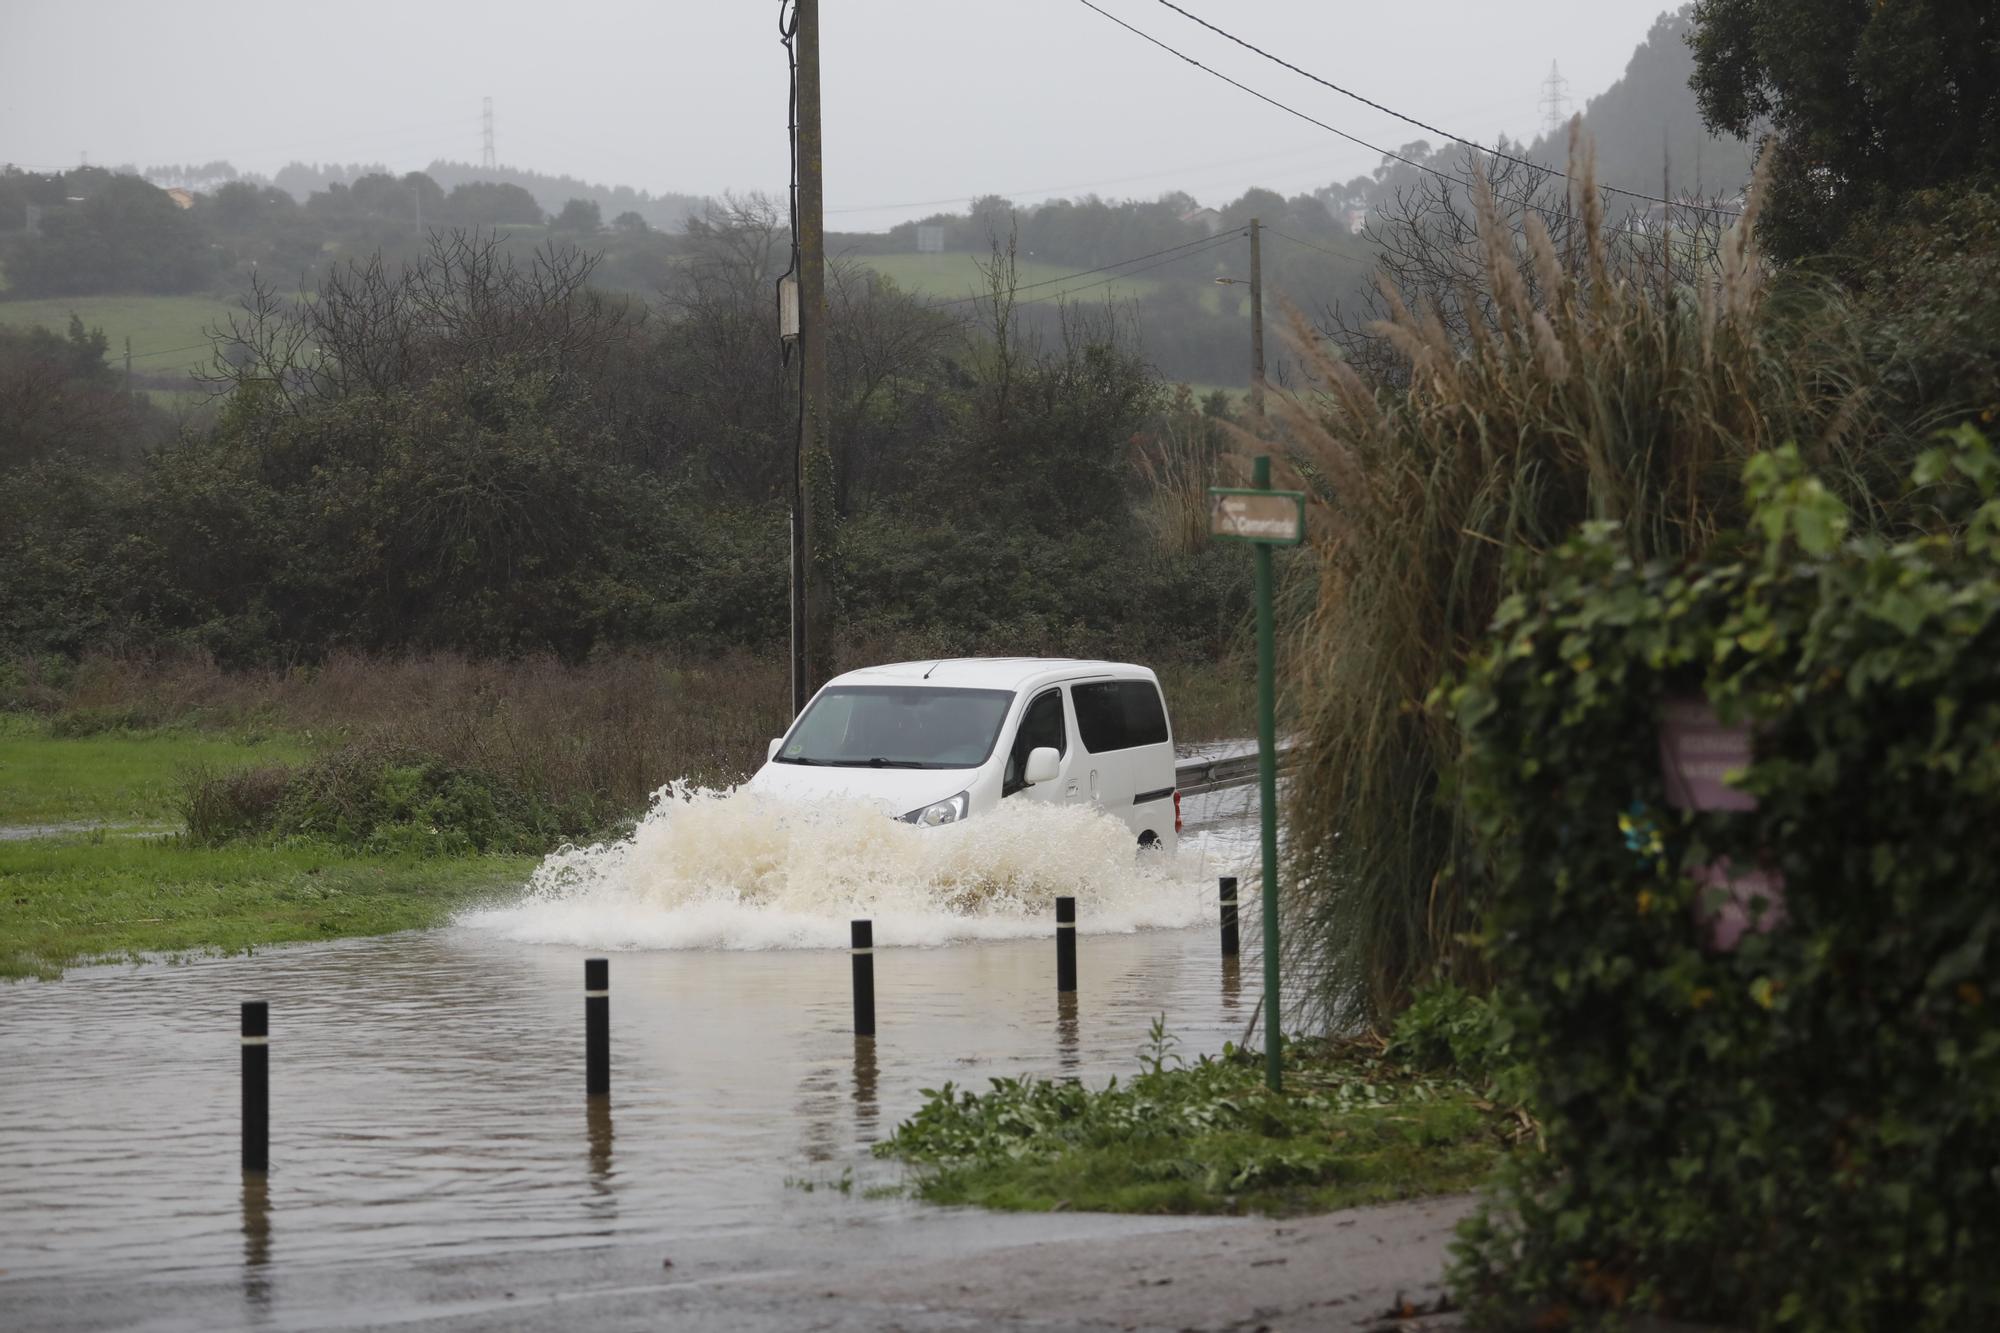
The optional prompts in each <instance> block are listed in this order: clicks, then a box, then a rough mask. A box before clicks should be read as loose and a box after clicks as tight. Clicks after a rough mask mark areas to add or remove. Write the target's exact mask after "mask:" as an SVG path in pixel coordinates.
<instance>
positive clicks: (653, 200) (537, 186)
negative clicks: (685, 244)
mask: <svg viewBox="0 0 2000 1333" xmlns="http://www.w3.org/2000/svg"><path fill="white" fill-rule="evenodd" d="M371 174H383V175H392V176H394V175H401V174H402V173H400V172H392V171H390V170H389V168H388V167H386V166H383V165H382V164H381V163H379V162H347V163H341V162H328V163H324V164H321V163H311V164H308V163H304V162H293V163H290V164H288V165H287V166H286V167H285V168H284V169H283V170H282V171H280V172H279V173H278V174H277V176H276V177H275V179H274V183H275V184H276V185H277V187H278V188H279V189H281V190H284V191H286V192H287V193H289V194H290V195H291V196H292V197H293V198H294V199H297V200H298V201H299V202H300V203H304V202H305V200H306V198H307V196H309V195H311V194H314V193H315V192H317V191H321V190H324V189H326V187H327V186H329V185H335V184H339V185H351V184H353V183H354V182H355V181H357V180H359V179H361V177H363V176H367V175H371ZM424 174H425V175H427V176H429V177H430V178H431V179H432V180H434V181H436V182H437V183H438V185H439V186H440V187H442V188H443V190H444V191H445V192H446V193H447V194H449V193H450V192H451V190H452V188H453V187H454V186H458V185H467V184H471V183H473V182H476V181H490V182H494V183H497V184H505V185H518V186H520V187H521V188H522V189H524V190H526V191H527V192H528V193H529V194H531V195H533V196H535V202H536V204H538V205H540V207H541V210H542V211H543V212H544V213H548V214H551V215H553V214H556V213H560V212H562V207H563V205H564V204H566V203H568V202H569V201H570V200H572V199H588V200H591V201H592V202H594V203H595V204H596V205H597V207H598V209H599V210H600V211H601V212H602V213H603V215H604V220H605V221H606V222H610V221H611V220H612V219H613V218H616V217H618V216H619V215H620V214H622V213H637V214H638V215H639V216H640V217H642V218H644V219H646V222H647V223H648V225H650V226H653V227H656V228H658V229H660V230H661V231H681V230H683V229H684V228H685V227H686V226H687V219H688V215H689V214H690V213H699V212H701V211H702V209H703V208H705V207H706V206H707V205H708V202H709V201H708V199H707V198H706V197H705V196H703V195H697V194H678V193H675V192H673V191H667V192H666V193H663V194H652V193H650V192H648V191H646V190H635V189H633V188H632V187H631V186H629V185H600V184H597V183H596V182H593V181H586V180H580V179H578V178H577V177H575V176H551V175H549V174H547V173H546V172H540V171H524V170H522V169H520V168H518V167H495V168H492V169H491V170H489V169H487V168H485V167H480V166H475V165H473V164H472V163H470V162H447V161H444V160H443V159H439V160H437V161H434V162H432V163H431V164H430V165H429V166H427V167H425V168H424Z"/></svg>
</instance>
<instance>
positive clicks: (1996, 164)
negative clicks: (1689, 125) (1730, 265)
mask: <svg viewBox="0 0 2000 1333" xmlns="http://www.w3.org/2000/svg"><path fill="white" fill-rule="evenodd" d="M1694 19H1695V27H1694V31H1693V33H1692V35H1691V36H1690V38H1689V41H1690V44H1691V45H1692V46H1693V47H1694V55H1695V73H1694V79H1693V85H1694V90H1695V95H1696V97H1697V98H1699V99H1700V103H1701V110H1702V115H1703V116H1704V117H1705V118H1706V119H1707V121H1708V123H1709V125H1711V126H1712V127H1715V128H1717V129H1722V130H1726V131H1728V132H1729V133H1731V134H1736V135H1739V136H1747V135H1749V134H1751V133H1752V132H1753V131H1755V130H1756V129H1758V128H1759V126H1760V125H1761V124H1763V123H1765V122H1768V124H1769V126H1770V131H1771V135H1772V137H1773V139H1774V140H1775V145H1774V146H1775V148H1776V152H1777V159H1776V162H1775V169H1774V176H1773V180H1772V194H1771V199H1770V207H1769V210H1768V211H1767V212H1766V214H1765V217H1764V222H1763V229H1764V231H1765V233H1766V236H1767V241H1766V243H1767V245H1768V246H1769V248H1770V250H1771V253H1772V254H1773V255H1775V256H1777V257H1779V258H1782V259H1796V258H1799V257H1801V256H1805V255H1811V254H1822V253H1826V252H1827V251H1830V250H1832V249H1833V248H1834V247H1835V245H1836V244H1837V242H1838V241H1839V240H1840V238H1841V236H1842V235H1843V234H1844V233H1845V232H1846V231H1847V229H1848V227H1849V226H1850V225H1851V224H1852V223H1853V222H1854V221H1855V220H1856V219H1857V218H1859V217H1860V216H1862V215H1864V214H1869V213H1877V214H1886V213H1890V212H1892V211H1893V210H1894V209H1895V207H1896V205H1897V204H1898V202H1899V201H1900V200H1902V199H1903V198H1904V197H1906V196H1907V195H1909V194H1910V193H1911V192H1913V191H1917V190H1922V189H1927V188H1935V187H1939V186H1944V185H1947V184H1951V183H1954V182H1959V183H1964V184H1967V185H1977V186H1980V187H1982V188H1988V189H1990V188H1992V187H1993V186H1994V185H1995V184H1996V182H2000V13H1996V11H1995V9H1994V6H1993V3H1992V0H1903V2H1902V3H1897V4H1882V3H1873V4H1871V3H1867V2H1866V0H1699V3H1697V4H1696V6H1695V11H1694Z"/></svg>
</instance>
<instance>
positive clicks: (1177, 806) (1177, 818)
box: [1174, 788, 1181, 833]
mask: <svg viewBox="0 0 2000 1333" xmlns="http://www.w3.org/2000/svg"><path fill="white" fill-rule="evenodd" d="M1180 831H1181V793H1180V789H1179V788H1175V789H1174V832H1176V833H1179V832H1180Z"/></svg>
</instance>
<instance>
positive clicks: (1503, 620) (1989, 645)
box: [1435, 428, 2000, 1330]
mask: <svg viewBox="0 0 2000 1333" xmlns="http://www.w3.org/2000/svg"><path fill="white" fill-rule="evenodd" d="M1746 481H1747V490H1748V494H1749V497H1750V499H1751V502H1752V512H1753V514H1754V522H1753V530H1752V531H1751V532H1750V533H1749V534H1747V535H1746V536H1745V538H1744V541H1743V542H1742V543H1740V544H1732V545H1731V550H1732V553H1734V554H1735V557H1736V558H1733V559H1730V560H1727V561H1715V562H1712V563H1709V564H1707V565H1706V566H1703V567H1698V568H1694V569H1680V570H1676V569H1668V568H1664V567H1658V566H1645V567H1639V566H1635V565H1634V564H1633V563H1632V562H1631V561H1630V560H1629V559H1628V558H1626V556H1625V555H1624V554H1623V551H1624V547H1623V545H1622V543H1621V541H1620V539H1619V537H1618V535H1617V532H1616V530H1615V529H1614V528H1611V527H1609V526H1600V527H1596V528H1593V529H1591V530H1589V531H1587V532H1586V533H1585V534H1584V535H1583V536H1581V537H1580V538H1579V539H1578V540H1577V541H1575V542H1573V543H1571V544H1570V545H1569V546H1567V547H1566V548H1564V549H1563V550H1561V551H1559V552H1557V553H1555V554H1553V555H1551V556H1550V557H1548V558H1546V559H1545V560H1544V561H1543V562H1542V563H1541V565H1540V567H1539V568H1538V569H1536V570H1533V571H1531V572H1529V574H1528V575H1527V577H1526V579H1525V581H1524V583H1523V585H1522V586H1524V587H1525V588H1526V589H1527V590H1526V591H1524V592H1522V593H1520V594H1518V595H1516V596H1514V597H1512V598H1511V599H1509V600H1508V601H1507V602H1506V604H1505V606H1504V607H1503V609H1502V610H1501V612H1500V614H1499V616H1498V617H1497V620H1496V624H1495V633H1494V637H1493V639H1492V641H1491V642H1490V644H1489V646H1488V650H1487V653H1486V655H1485V656H1484V657H1483V658H1482V659H1481V660H1480V661H1479V662H1478V663H1476V665H1475V666H1474V667H1473V669H1472V670H1470V671H1469V672H1468V674H1467V676H1466V678H1465V679H1464V681H1463V682H1462V683H1461V684H1459V685H1458V686H1457V687H1456V688H1455V689H1454V690H1453V691H1452V692H1451V693H1450V695H1449V696H1448V697H1447V698H1441V699H1439V700H1437V701H1435V702H1437V703H1438V704H1439V706H1449V707H1451V708H1453V709H1455V711H1456V715H1457V718H1458V720H1459V723H1460V725H1461V727H1462V730H1463V733H1464V735H1465V737H1466V744H1467V751H1466V755H1465V764H1464V777H1463V782H1464V787H1463V790H1462V793H1461V794H1462V796H1463V799H1465V800H1466V801H1467V802H1468V806H1469V808H1470V810H1471V811H1472V812H1473V814H1474V817H1475V819H1476V821H1477V824H1478V828H1479V832H1480V836H1481V838H1482V840H1483V844H1484V846H1485V848H1486V849H1487V854H1488V856H1489V857H1490V862H1491V871H1492V879H1491V885H1492V887H1491V899H1490V901H1489V903H1488V905H1487V906H1488V910H1487V913H1486V917H1485V926H1484V929H1483V937H1482V942H1483V945H1484V947H1485V949H1486V950H1487V951H1488V953H1489V957H1490V961H1491V962H1492V964H1493V965H1494V967H1495V969H1496V973H1497V975H1498V976H1499V977H1500V978H1501V981H1500V983H1499V986H1498V989H1497V992H1496V994H1495V996H1494V1004H1495V1010H1496V1014H1497V1024H1498V1033H1499V1037H1500V1039H1501V1040H1502V1041H1504V1042H1505V1043H1506V1044H1507V1045H1508V1046H1509V1048H1510V1054H1511V1055H1512V1056H1513V1057H1515V1058H1518V1059H1520V1060H1522V1061H1523V1062H1524V1063H1525V1065H1526V1071H1525V1079H1526V1085H1527V1086H1526V1094H1527V1098H1528V1105H1529V1109H1530V1110H1531V1112H1532V1114H1533V1115H1534V1116H1535V1117H1536V1119H1537V1120H1538V1121H1539V1124H1540V1126H1541V1130H1542V1135H1541V1144H1540V1146H1539V1147H1531V1148H1529V1149H1527V1150H1525V1151H1523V1152H1520V1153H1518V1154H1517V1155H1516V1156H1515V1158H1514V1159H1513V1160H1512V1161H1511V1162H1510V1163H1509V1164H1508V1166H1507V1167H1506V1168H1505V1169H1504V1170H1503V1172H1502V1174H1501V1175H1500V1177H1499V1183H1498V1184H1497V1185H1496V1186H1495V1187H1494V1191H1493V1193H1492V1195H1491V1196H1490V1197H1489V1199H1488V1201H1487V1204H1486V1206H1485V1207H1484V1208H1483V1209H1482V1211H1481V1212H1480V1214H1479V1215H1478V1216H1476V1217H1475V1218H1473V1219H1472V1220H1471V1221H1470V1222H1469V1223H1468V1224H1467V1225H1466V1227H1465V1229H1464V1232H1463V1234H1462V1237H1461V1240H1460V1242H1459V1246H1458V1253H1457V1258H1456V1260H1455V1282H1456V1284H1457V1286H1458V1289H1459V1293H1460V1295H1461V1297H1462V1299H1463V1300H1464V1301H1465V1302H1466V1304H1467V1305H1468V1307H1469V1308H1470V1309H1471V1310H1472V1311H1473V1312H1474V1315H1475V1317H1476V1318H1479V1319H1483V1320H1484V1321H1485V1322H1486V1323H1487V1324H1489V1325H1500V1326H1506V1327H1519V1326H1523V1325H1524V1324H1532V1326H1535V1327H1546V1328H1562V1327H1591V1326H1597V1325H1601V1324H1607V1323H1609V1324H1615V1323H1617V1322H1619V1321H1620V1320H1621V1319H1622V1318H1623V1317H1625V1316H1627V1315H1636V1314H1641V1313H1648V1314H1659V1315H1665V1316H1669V1317H1675V1318H1685V1319H1696V1320H1713V1321H1722V1322H1727V1323H1730V1324H1733V1325H1739V1326H1746V1327H1756V1328H1763V1329H1788V1330H1789V1329H1801V1330H1819V1329H1887V1328H1894V1329H1898V1330H1905V1329H1935V1330H1945V1329H1954V1330H1956V1329H1971V1328H1995V1327H2000V1007H1997V1006H2000V500H1996V499H1995V494H1996V489H2000V459H1996V457H1995V455H1994V452H1993V450H1992V448H1991V447H1990V446H1989V445H1988V443H1987V441H1986V440H1985V439H1983V438H1982V437H1981V436H1979V435H1978V434H1977V433H1976V432H1974V431H1973V430H1971V429H1970V428H1966V429H1962V430H1960V431H1959V432H1957V433H1956V434H1954V435H1953V436H1951V437H1949V440H1948V442H1947V444H1946V445H1945V446H1944V447H1941V448H1939V449H1937V450H1935V451H1933V452H1931V453H1929V454H1926V455H1925V456H1924V457H1923V458H1922V460H1921V462H1920V463H1919V466H1918V468H1917V472H1916V475H1915V476H1914V478H1913V485H1914V486H1915V487H1916V488H1917V491H1916V494H1915V496H1914V497H1913V498H1915V499H1916V500H1918V501H1919V502H1921V503H1922V504H1923V505H1924V506H1926V507H1927V509H1928V512H1933V513H1935V514H1936V515H1937V518H1938V522H1937V523H1936V524H1935V525H1934V526H1935V527H1936V529H1937V533H1935V534H1929V535H1922V536H1917V537H1912V538H1910V539H1908V540H1900V541H1890V540H1886V539H1882V538H1876V537H1858V538H1849V537H1848V536H1847V532H1846V529H1847V526H1848V525H1847V515H1846V514H1845V513H1844V511H1843V510H1842V508H1841V505H1840V503H1839V501H1837V500H1836V499H1835V498H1834V497H1833V496H1832V495H1831V494H1830V493H1829V492H1827V491H1826V490H1825V489H1824V488H1823V487H1821V486H1820V485H1819V484H1818V483H1817V482H1815V481H1814V480H1812V479H1811V477H1810V476H1808V475H1807V473H1806V471H1805V470H1804V468H1803V467H1802V466H1801V465H1800V463H1799V461H1798V458H1797V456H1796V454H1795V453H1793V452H1792V451H1790V450H1783V451H1777V452H1774V453H1768V454H1765V455H1761V456H1760V457H1758V458H1757V459H1756V460H1754V461H1753V462H1752V464H1751V465H1750V468H1749V469H1748V472H1747V477H1746ZM1938 534H1943V535H1938ZM1704 697H1705V699H1706V701H1707V702H1708V704H1710V705H1712V706H1713V708H1714V709H1715V710H1716V714H1717V715H1718V716H1719V718H1720V720H1721V721H1722V722H1723V723H1724V724H1730V723H1741V724H1743V725H1744V726H1746V727H1748V728H1749V729H1750V733H1751V736H1752V737H1753V743H1754V760H1753V762H1751V763H1750V764H1749V766H1748V768H1747V769H1743V770H1739V771H1736V772H1733V773H1731V774H1730V775H1729V776H1728V777H1727V779H1726V781H1728V782H1729V783H1730V784H1732V785H1733V786H1734V787H1735V788H1736V789H1738V790H1740V791H1741V792H1745V793H1749V794H1750V795H1752V796H1754V797H1755V808H1754V809H1751V810H1740V809H1739V810H1735V811H1718V810H1714V809H1710V810H1706V811H1701V812H1692V811H1683V810H1680V809H1677V808H1675V807H1674V806H1673V805H1672V804H1670V802H1669V799H1668V788H1667V785H1666V781H1665V778H1664V777H1663V761H1662V747H1661V740H1660V719H1661V716H1662V710H1663V709H1664V708H1666V707H1668V706H1669V705H1670V704H1674V703H1675V701H1682V700H1689V699H1693V700H1697V701H1698V700H1701V699H1702V698H1704ZM1676 706H1681V707H1684V706H1685V705H1684V704H1678V705H1676ZM1742 804H1748V802H1742ZM1732 877H1734V878H1733V879H1732Z"/></svg>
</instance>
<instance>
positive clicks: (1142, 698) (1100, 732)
mask: <svg viewBox="0 0 2000 1333" xmlns="http://www.w3.org/2000/svg"><path fill="white" fill-rule="evenodd" d="M1069 697H1070V701H1071V702H1072V703H1074V704H1075V705H1076V729H1077V731H1078V732H1080V733H1082V736H1083V748H1084V749H1086V750H1088V751H1090V752H1091V753H1092V754H1103V753H1104V752H1105V751H1107V750H1129V749H1132V748H1133V747H1134V746H1139V745H1164V744H1166V741H1167V707H1166V705H1165V704H1164V703H1162V702H1161V701H1160V691H1159V687H1158V686H1156V685H1154V684H1153V683H1152V682H1151V681H1149V680H1103V681H1091V682H1089V683H1088V684H1084V685H1072V686H1070V691H1069Z"/></svg>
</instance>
